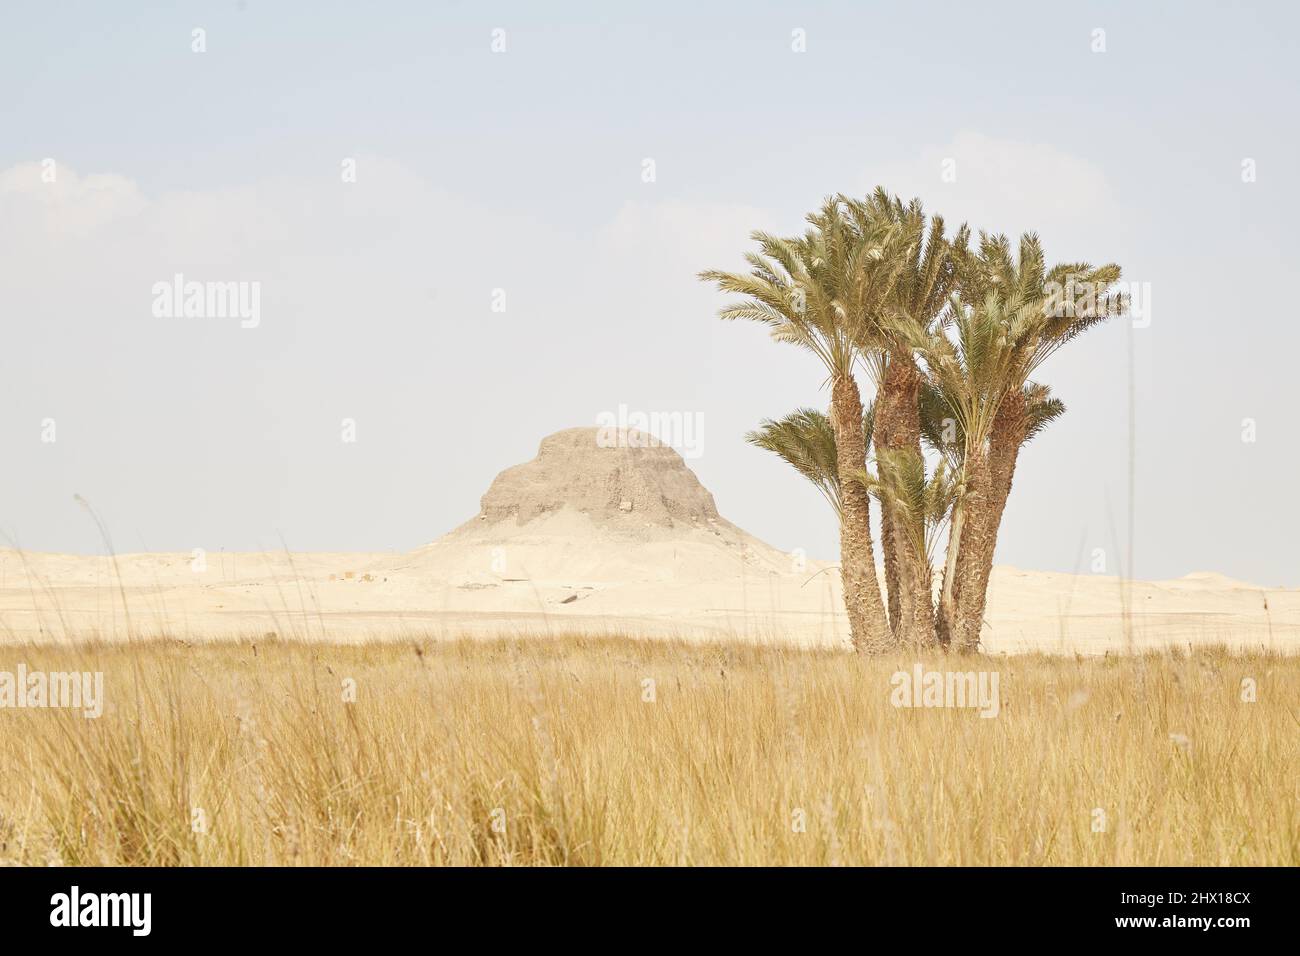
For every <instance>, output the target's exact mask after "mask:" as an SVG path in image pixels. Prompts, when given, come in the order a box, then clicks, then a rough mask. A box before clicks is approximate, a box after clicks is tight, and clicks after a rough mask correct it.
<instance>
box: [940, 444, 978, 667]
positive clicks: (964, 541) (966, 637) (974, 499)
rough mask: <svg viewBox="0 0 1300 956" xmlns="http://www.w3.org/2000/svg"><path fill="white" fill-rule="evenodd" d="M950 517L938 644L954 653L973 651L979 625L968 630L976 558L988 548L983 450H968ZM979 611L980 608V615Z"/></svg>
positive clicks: (974, 581) (975, 581)
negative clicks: (957, 494)
mask: <svg viewBox="0 0 1300 956" xmlns="http://www.w3.org/2000/svg"><path fill="white" fill-rule="evenodd" d="M956 507H957V509H958V510H957V511H956V513H955V514H954V515H953V525H952V531H951V532H950V534H949V540H948V560H947V565H946V566H945V568H944V580H943V596H942V598H941V599H940V602H939V606H940V616H941V618H942V620H941V623H940V625H939V630H940V639H941V642H942V643H944V644H946V645H948V646H949V647H950V648H952V649H953V650H955V651H960V652H967V651H973V650H975V648H976V646H977V645H978V644H979V624H980V620H982V618H981V619H978V620H976V621H975V626H974V629H973V632H972V628H971V611H970V601H971V596H972V594H973V592H974V591H975V590H977V587H978V575H977V573H976V569H977V568H978V567H979V559H978V555H980V554H982V553H983V551H984V549H985V548H986V547H987V546H988V544H987V541H986V538H987V533H988V532H987V529H988V507H989V460H988V456H987V453H986V452H985V451H984V450H983V449H979V448H968V449H967V450H966V460H965V462H964V463H963V466H962V494H961V498H960V499H959V500H958V502H957V506H956ZM982 610H983V608H982V604H981V611H982Z"/></svg>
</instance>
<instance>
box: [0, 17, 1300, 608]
mask: <svg viewBox="0 0 1300 956" xmlns="http://www.w3.org/2000/svg"><path fill="white" fill-rule="evenodd" d="M936 6H937V7H940V8H941V10H942V12H941V13H940V12H939V11H938V10H936ZM399 8H400V11H401V12H400V15H398V14H397V13H396V11H397V9H399ZM888 21H889V23H890V29H889V31H888V34H887V36H884V37H882V36H881V35H880V34H879V33H878V29H877V28H878V25H879V23H880V22H883V19H882V18H881V15H880V14H879V13H878V12H872V11H865V10H860V9H858V8H855V7H854V6H852V5H848V4H827V5H824V6H822V7H819V8H817V9H816V10H811V11H810V10H804V9H800V7H799V6H797V5H794V4H775V3H758V4H746V5H744V6H743V7H742V6H740V5H738V4H729V5H725V6H719V7H717V8H712V7H710V8H703V7H697V6H690V7H687V6H685V5H678V4H672V3H658V4H654V5H634V6H631V7H628V8H620V9H617V10H612V9H608V8H606V7H603V6H600V5H594V4H591V5H585V4H576V5H572V6H570V7H569V9H568V10H567V11H553V10H552V11H543V10H539V9H533V8H530V7H528V6H526V5H518V4H497V5H493V6H492V7H491V8H490V10H483V11H480V10H478V9H475V8H474V7H472V6H470V5H468V4H439V5H429V6H425V5H419V4H397V5H394V8H393V15H392V16H385V17H379V16H375V15H374V11H365V10H362V9H352V8H349V7H346V6H344V5H340V4H321V5H314V6H313V7H311V8H310V12H301V13H295V12H293V11H289V10H287V9H282V8H269V7H264V6H263V5H262V4H261V3H258V2H255V0H248V2H245V3H235V2H229V3H221V4H212V5H204V6H202V7H195V8H192V9H191V8H185V7H179V6H173V5H169V4H150V3H145V4H139V5H133V6H132V7H130V8H129V9H108V8H104V7H101V6H98V5H94V4H88V3H87V4H68V5H62V6H60V8H59V9H58V10H54V9H50V8H45V7H39V6H24V7H22V8H21V9H11V10H9V11H7V12H6V13H5V14H3V23H4V27H5V29H4V32H3V39H0V53H2V54H3V55H0V90H2V91H3V92H0V120H3V124H4V128H5V130H6V135H5V137H4V139H3V140H2V141H0V254H2V255H3V257H4V261H5V264H6V266H5V268H4V269H3V270H0V307H2V308H3V314H4V331H5V339H4V347H3V348H2V349H0V402H3V406H4V408H5V412H4V414H3V415H0V442H2V446H0V447H3V448H4V449H5V451H6V452H7V456H6V460H5V463H6V465H7V467H5V468H4V469H3V471H0V547H4V546H7V545H9V544H15V545H18V546H21V547H23V548H27V549H30V550H38V551H59V552H80V553H97V552H100V551H102V546H101V543H100V537H99V532H98V530H97V529H96V527H95V525H94V522H93V521H92V520H91V519H90V518H89V516H88V515H87V514H86V512H85V511H84V510H83V509H82V508H81V507H80V506H79V505H78V504H77V503H76V501H74V498H73V496H74V495H81V496H82V497H83V498H85V499H86V500H88V501H89V502H90V503H91V505H92V506H94V508H95V509H96V511H97V512H98V513H99V514H100V515H101V516H102V518H103V519H104V521H105V523H106V524H107V526H108V528H109V531H110V533H111V534H112V537H113V542H114V545H115V548H116V550H118V551H119V552H127V551H182V552H188V551H190V550H191V549H193V548H204V549H206V550H207V551H208V552H209V553H213V552H217V551H218V550H223V549H224V550H226V551H246V550H263V549H274V550H278V549H280V548H281V547H282V546H285V545H287V546H288V547H289V548H291V549H293V550H296V551H390V550H399V551H403V550H409V549H411V548H415V547H418V546H420V545H422V544H425V543H427V542H429V541H432V540H434V539H435V538H437V537H439V536H440V535H441V534H443V533H445V532H446V531H448V530H450V529H451V528H453V527H455V526H457V525H459V524H460V523H462V522H463V521H465V520H467V519H468V518H470V517H472V516H473V515H474V513H475V512H476V510H477V507H478V500H479V497H480V495H482V493H483V492H484V491H485V490H486V489H487V487H488V484H489V483H490V482H491V480H492V478H493V477H494V476H495V475H496V474H497V473H498V472H499V471H501V470H502V469H504V468H506V467H509V466H511V465H515V464H518V463H520V462H523V461H526V460H529V459H531V458H532V457H533V456H534V455H535V454H536V450H537V445H538V443H539V442H540V440H541V439H542V438H543V437H544V436H546V435H549V434H551V433H553V432H555V431H559V430H561V429H564V428H569V427H575V426H586V425H596V424H597V423H598V419H599V417H600V416H601V415H609V414H613V415H618V414H619V409H620V408H625V409H626V410H628V411H629V412H630V413H662V414H667V415H678V416H682V417H683V420H684V421H686V422H689V423H690V427H692V428H693V429H694V431H693V432H692V436H691V438H692V443H693V447H692V448H688V449H687V451H688V452H691V453H690V454H688V456H687V464H688V465H689V467H691V468H692V469H693V470H694V471H695V472H696V474H697V475H698V476H699V478H700V480H701V481H702V482H703V483H704V485H705V486H706V487H707V488H708V489H709V490H710V491H711V492H712V493H713V494H714V496H715V498H716V500H717V504H718V508H719V510H720V511H721V513H722V514H723V515H724V516H725V517H727V518H728V519H729V520H731V521H732V522H734V523H735V524H737V525H739V526H740V527H741V528H743V529H745V530H746V531H748V532H750V533H751V534H754V535H756V536H757V537H759V538H761V539H763V540H765V541H767V542H769V543H770V544H772V545H774V546H776V547H779V548H782V549H785V550H792V549H795V548H803V549H805V550H806V551H807V552H808V553H809V555H811V556H814V557H817V558H827V559H833V558H834V557H835V556H836V553H837V531H836V523H835V518H834V516H833V514H832V513H831V512H830V511H829V509H828V508H827V507H826V506H825V504H824V503H823V502H822V501H821V499H820V498H819V496H818V495H817V494H816V492H815V491H813V490H812V489H811V488H809V487H807V486H806V485H805V483H803V482H802V480H801V479H800V478H798V477H797V476H796V475H794V474H793V473H791V472H790V470H789V469H788V467H787V466H786V465H784V464H783V463H782V462H780V461H778V460H777V459H775V458H774V457H773V456H771V455H769V454H767V453H765V452H762V451H760V450H758V449H755V448H752V447H750V446H748V445H747V444H745V441H744V434H745V432H746V431H748V430H750V429H752V428H754V427H755V425H757V423H758V422H759V420H760V419H762V418H767V417H775V416H779V415H782V414H784V413H786V412H788V411H790V410H792V409H793V408H795V407H797V406H803V405H812V406H822V407H824V406H825V404H826V402H827V399H828V395H827V392H826V390H825V389H824V388H822V387H821V386H822V385H823V377H824V373H823V372H822V370H821V369H820V367H819V366H818V365H817V363H816V362H815V360H813V359H812V358H811V357H809V356H807V355H805V354H802V353H800V352H798V351H796V350H795V349H792V348H790V347H788V346H782V345H777V344H774V343H772V342H771V341H770V340H769V339H768V337H767V335H766V333H765V332H764V330H762V329H760V328H758V327H756V326H752V325H747V324H740V323H725V322H722V321H720V320H719V319H718V318H717V310H718V308H719V306H721V305H722V304H723V303H724V302H726V301H728V298H727V297H725V296H722V295H720V294H718V293H716V292H715V291H714V290H712V289H711V288H710V287H709V286H707V285H705V284H703V283H701V282H699V281H698V280H697V279H696V274H697V273H698V272H699V271H700V270H701V269H705V268H726V269H740V268H743V266H744V261H743V255H744V254H745V253H746V252H747V251H749V250H750V249H751V248H752V243H751V242H750V240H749V238H748V237H749V233H750V231H751V230H754V229H759V228H762V229H768V230H772V231H777V232H784V233H788V232H793V231H798V230H800V229H801V228H802V225H803V222H802V218H803V216H804V214H805V213H807V212H808V211H810V210H812V209H813V208H814V207H815V206H816V205H817V204H818V203H819V202H820V201H821V199H822V197H823V196H825V195H827V194H830V193H835V192H841V191H842V192H848V193H865V192H867V191H868V190H870V189H872V188H874V187H875V186H876V185H878V184H879V185H883V186H885V187H886V188H888V189H889V190H890V191H891V192H895V193H899V194H901V195H903V196H904V197H911V196H914V195H915V196H919V197H920V198H921V199H922V200H923V201H924V203H925V205H926V208H927V210H928V211H931V212H938V213H942V214H943V215H944V216H945V217H946V219H947V220H948V222H949V224H950V226H953V227H955V226H956V225H957V224H958V223H960V222H962V221H967V222H969V223H970V224H971V225H972V227H974V228H984V229H988V230H990V231H1002V232H1006V233H1008V234H1010V235H1012V236H1013V237H1015V236H1018V234H1019V232H1020V231H1022V230H1027V229H1033V230H1036V231H1037V232H1039V234H1040V235H1041V237H1042V239H1043V243H1044V246H1045V248H1046V251H1047V254H1048V257H1049V260H1051V261H1072V260H1081V259H1082V260H1088V261H1092V262H1094V263H1101V262H1108V261H1115V262H1118V263H1119V264H1120V265H1121V266H1123V268H1124V271H1125V279H1126V281H1128V282H1132V283H1136V284H1138V287H1139V288H1141V289H1143V290H1146V294H1147V295H1148V296H1149V299H1148V301H1147V302H1146V303H1145V305H1146V307H1147V310H1148V314H1147V315H1146V317H1145V318H1144V319H1142V320H1141V321H1139V322H1138V323H1136V324H1137V327H1134V323H1130V322H1118V321H1117V322H1113V323H1111V324H1110V325H1109V326H1107V327H1105V328H1102V329H1099V330H1096V331H1093V332H1090V333H1089V334H1088V335H1086V336H1084V337H1083V338H1081V339H1080V340H1078V341H1077V342H1075V343H1071V344H1070V345H1069V346H1068V347H1067V348H1065V349H1063V350H1062V351H1061V352H1060V353H1059V354H1058V355H1056V356H1055V357H1053V358H1052V359H1051V360H1050V361H1049V362H1048V363H1047V364H1046V365H1045V366H1044V367H1043V369H1042V370H1041V371H1040V372H1039V374H1038V375H1037V376H1036V378H1037V379H1038V380H1040V381H1043V382H1046V383H1048V384H1050V385H1051V386H1052V387H1053V390H1054V392H1056V393H1057V394H1058V395H1059V396H1060V397H1061V398H1062V399H1063V400H1064V401H1065V403H1066V405H1067V406H1068V408H1069V411H1068V412H1067V414H1066V415H1065V416H1064V417H1063V418H1062V419H1061V420H1060V421H1058V422H1056V423H1054V424H1053V425H1052V426H1051V427H1050V428H1049V429H1048V430H1047V431H1046V432H1045V433H1044V434H1043V435H1042V436H1041V437H1039V438H1037V439H1035V440H1034V442H1033V443H1032V444H1031V445H1029V446H1028V448H1027V450H1026V451H1025V453H1024V455H1023V456H1022V457H1021V460H1020V465H1019V467H1018V471H1017V476H1016V485H1015V490H1014V492H1013V494H1012V496H1011V501H1010V505H1009V507H1008V510H1007V514H1006V518H1005V521H1004V523H1003V525H1002V531H1001V535H1000V538H999V542H998V552H997V562H998V563H999V564H1008V565H1014V566H1017V567H1022V568H1031V569H1040V570H1051V571H1079V572H1087V571H1089V570H1090V566H1091V565H1092V563H1093V560H1094V549H1098V548H1100V549H1103V550H1104V552H1105V561H1106V568H1105V573H1107V574H1120V573H1125V572H1126V571H1127V570H1128V569H1127V568H1125V567H1124V565H1123V560H1124V557H1123V556H1124V552H1125V547H1126V545H1125V540H1126V535H1127V528H1128V509H1129V497H1128V487H1129V440H1130V434H1129V413H1130V409H1129V397H1128V376H1129V364H1128V363H1129V348H1130V343H1131V345H1132V348H1133V354H1134V356H1135V362H1134V369H1133V375H1134V383H1135V388H1136V405H1135V413H1136V428H1137V430H1136V461H1135V463H1134V467H1135V472H1134V481H1135V488H1136V499H1135V503H1134V509H1135V513H1136V523H1135V528H1134V534H1135V548H1134V551H1135V558H1136V567H1135V568H1134V569H1133V570H1134V572H1135V575H1136V576H1137V577H1142V578H1147V579H1166V578H1173V577H1179V576H1182V575H1185V574H1187V573H1189V572H1195V571H1215V572H1220V573H1223V574H1226V575H1229V576H1231V577H1234V578H1241V579H1245V580H1249V581H1252V582H1256V583H1259V584H1263V585H1268V586H1292V587H1294V586H1300V565H1298V564H1297V562H1296V561H1295V559H1294V558H1293V557H1292V551H1293V542H1294V541H1295V540H1296V539H1297V537H1298V536H1300V517H1297V514H1296V509H1294V508H1293V507H1289V506H1286V505H1279V504H1278V503H1277V502H1278V501H1279V500H1285V499H1283V498H1282V496H1283V495H1284V494H1285V489H1286V488H1287V487H1290V485H1291V481H1292V480H1293V477H1292V476H1293V475H1294V473H1295V470H1296V467H1297V465H1298V464H1300V457H1298V456H1300V451H1298V450H1297V445H1296V444H1295V442H1294V441H1292V440H1290V439H1291V438H1292V435H1291V430H1290V426H1289V425H1288V420H1289V416H1288V408H1287V404H1288V400H1289V399H1294V397H1295V396H1296V394H1297V388H1296V386H1295V385H1294V384H1290V385H1288V384H1287V383H1288V382H1292V383H1293V382H1294V372H1293V370H1292V369H1291V363H1292V361H1293V356H1294V354H1295V352H1296V348H1297V346H1298V345H1300V332H1297V331H1296V328H1295V326H1294V324H1293V323H1291V322H1289V321H1285V320H1283V319H1281V318H1280V317H1278V316H1277V311H1278V307H1277V305H1276V300H1277V299H1278V298H1279V296H1278V294H1277V293H1276V291H1275V290H1276V288H1277V287H1278V284H1279V281H1280V278H1279V277H1280V276H1284V275H1286V274H1287V273H1285V272H1283V271H1282V270H1283V269H1284V268H1285V266H1284V265H1283V264H1284V263H1290V262H1293V261H1294V260H1295V259H1296V253H1297V252H1300V240H1297V238H1296V236H1295V234H1294V231H1293V228H1292V226H1293V222H1294V218H1295V217H1294V215H1293V213H1294V211H1295V210H1296V209H1297V199H1298V198H1300V195H1298V194H1300V188H1298V187H1297V184H1296V182H1295V180H1294V178H1293V177H1292V176H1291V175H1290V174H1287V173H1286V172H1285V170H1286V169H1287V168H1289V167H1288V166H1287V163H1288V162H1289V161H1290V160H1291V159H1292V158H1293V156H1294V155H1295V149H1296V146H1297V139H1298V137H1297V132H1296V130H1295V124H1293V123H1287V122H1285V121H1284V120H1283V119H1281V117H1282V116H1283V115H1284V111H1287V106H1288V104H1289V103H1291V102H1293V101H1294V100H1295V96H1296V93H1297V92H1300V82H1298V81H1300V67H1297V65H1296V64H1295V62H1294V58H1293V57H1291V56H1289V54H1288V51H1287V49H1286V45H1287V44H1289V43H1290V42H1291V37H1293V36H1294V35H1295V30H1296V27H1297V26H1300V16H1298V15H1297V14H1296V13H1295V12H1294V11H1293V10H1290V9H1283V8H1278V9H1274V10H1261V9H1257V10H1250V9H1241V8H1233V9H1232V10H1224V9H1222V8H1218V7H1215V6H1212V5H1209V4H1198V3H1192V4H1184V5H1180V6H1178V7H1156V6H1151V7H1147V8H1142V9H1132V8H1130V7H1128V6H1126V5H1123V4H1086V5H1079V6H1077V7H1075V8H1071V9H1068V10H1067V9H1055V8H1050V9H1049V8H1043V7H1042V6H1040V5H1034V4H1019V3H1015V4H1012V3H1007V4H993V5H991V6H989V5H985V6H981V7H979V8H972V7H968V6H964V5H961V4H951V5H947V4H942V5H934V4H932V5H929V6H927V7H914V6H911V5H906V4H898V5H894V6H891V7H890V13H889V17H888ZM196 29H202V30H203V31H205V32H204V33H203V35H202V41H203V45H204V47H205V49H204V51H203V52H201V53H200V52H194V51H193V49H192V47H193V45H194V44H195V42H196V40H195V36H194V33H193V31H194V30H196ZM497 30H501V31H504V33H494V31H497ZM1097 30H1104V36H1103V37H1102V38H1101V39H1102V40H1103V41H1104V47H1105V49H1104V52H1102V51H1096V52H1095V51H1094V49H1095V47H1096V46H1097V45H1098V34H1097V33H1096V32H1095V31H1097ZM796 31H802V33H799V32H796ZM502 44H504V49H500V47H501V45H502ZM864 44H865V46H866V52H863V46H864ZM494 45H496V46H497V47H498V52H494V50H493V46H494ZM801 45H802V46H803V50H802V52H800V51H799V49H797V48H798V47H800V46H801ZM647 160H651V161H652V162H653V166H652V167H651V166H648V165H647V163H646V161H647ZM1247 163H1249V165H1244V164H1247ZM650 169H653V181H647V171H648V170H650ZM1247 171H1249V173H1250V175H1251V177H1253V178H1249V177H1246V173H1247ZM951 172H955V179H953V178H952V176H950V175H947V174H948V173H951ZM949 180H951V181H949ZM177 275H181V276H184V278H185V280H186V281H197V282H203V283H219V284H223V285H224V284H226V283H247V284H249V285H245V286H242V287H240V288H241V289H243V290H244V291H245V292H247V291H249V289H250V287H251V284H252V283H257V286H256V290H257V297H258V298H257V300H256V304H257V316H256V322H253V321H252V319H251V318H248V317H242V318H241V316H240V315H239V314H235V315H222V316H208V317H189V318H185V317H183V316H174V315H173V316H164V315H159V314H157V313H158V311H160V309H159V307H158V301H159V295H160V292H159V291H158V288H159V285H160V284H162V285H164V286H165V285H167V284H170V283H172V282H173V281H174V279H175V277H176V276H177ZM251 302H252V300H251V299H247V298H246V299H245V304H246V305H247V304H251ZM161 311H167V310H166V309H162V310H161ZM171 311H172V312H175V311H176V309H175V308H173V309H172V310H171ZM863 384H864V391H869V389H867V387H866V383H865V381H864V382H863ZM346 421H351V422H352V423H353V426H352V427H353V431H352V435H353V436H354V437H355V440H354V441H348V440H346V438H345V436H346V435H347V433H348V426H347V425H346V424H345V422H346ZM51 438H52V439H53V440H50V439H51ZM696 452H698V453H696ZM6 537H7V538H8V539H10V540H6Z"/></svg>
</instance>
